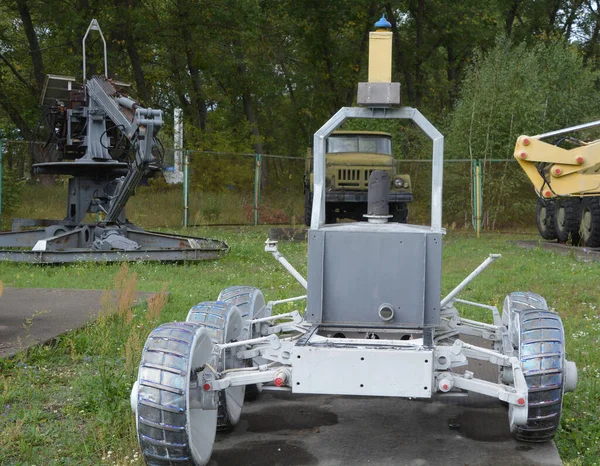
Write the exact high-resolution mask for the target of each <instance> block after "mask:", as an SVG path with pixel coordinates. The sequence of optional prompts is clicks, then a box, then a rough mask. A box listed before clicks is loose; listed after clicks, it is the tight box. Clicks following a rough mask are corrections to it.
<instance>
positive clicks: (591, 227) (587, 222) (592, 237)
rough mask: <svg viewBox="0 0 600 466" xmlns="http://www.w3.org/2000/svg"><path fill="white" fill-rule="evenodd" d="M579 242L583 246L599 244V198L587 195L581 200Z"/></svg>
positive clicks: (594, 246) (595, 246)
mask: <svg viewBox="0 0 600 466" xmlns="http://www.w3.org/2000/svg"><path fill="white" fill-rule="evenodd" d="M580 231H581V242H582V244H583V245H584V246H588V247H590V248H597V247H599V246H600V198H598V197H596V196H594V197H588V198H585V199H584V200H583V202H582V209H581V228H580Z"/></svg>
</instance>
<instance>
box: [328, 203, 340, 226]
mask: <svg viewBox="0 0 600 466" xmlns="http://www.w3.org/2000/svg"><path fill="white" fill-rule="evenodd" d="M337 218H338V216H337V213H336V211H335V207H332V206H330V205H327V204H325V224H326V225H330V224H332V223H336V222H337Z"/></svg>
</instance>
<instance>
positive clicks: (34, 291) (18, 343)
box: [0, 288, 153, 358]
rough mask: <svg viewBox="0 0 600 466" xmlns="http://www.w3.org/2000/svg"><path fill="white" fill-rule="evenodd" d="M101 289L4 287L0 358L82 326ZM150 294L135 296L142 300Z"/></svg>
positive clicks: (0, 307) (90, 316) (95, 312)
mask: <svg viewBox="0 0 600 466" xmlns="http://www.w3.org/2000/svg"><path fill="white" fill-rule="evenodd" d="M102 293H104V291H102V290H72V289H51V288H4V290H3V293H2V294H1V295H0V358H2V357H7V356H12V355H14V354H16V353H18V352H19V351H21V350H23V349H26V348H28V347H29V346H31V345H35V344H38V343H43V342H45V341H48V340H51V339H53V338H56V337H57V336H58V335H60V334H62V333H64V332H67V331H69V330H72V329H75V328H79V327H83V326H84V325H85V324H87V323H88V322H89V321H90V320H91V319H93V318H95V317H96V316H97V315H98V311H100V310H101V308H102V306H101V304H100V299H101V297H102ZM152 294H153V293H138V294H137V299H138V300H146V299H148V298H149V297H150V296H152Z"/></svg>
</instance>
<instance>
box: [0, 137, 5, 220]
mask: <svg viewBox="0 0 600 466" xmlns="http://www.w3.org/2000/svg"><path fill="white" fill-rule="evenodd" d="M3 142H4V141H3V140H2V139H0V231H2V145H3Z"/></svg>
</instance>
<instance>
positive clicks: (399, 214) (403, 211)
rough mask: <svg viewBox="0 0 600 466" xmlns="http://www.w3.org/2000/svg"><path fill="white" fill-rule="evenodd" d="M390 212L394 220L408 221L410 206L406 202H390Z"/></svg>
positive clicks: (398, 221)
mask: <svg viewBox="0 0 600 466" xmlns="http://www.w3.org/2000/svg"><path fill="white" fill-rule="evenodd" d="M390 214H391V216H392V222H397V223H406V221H407V220H408V207H407V206H406V204H392V203H390Z"/></svg>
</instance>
